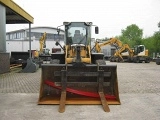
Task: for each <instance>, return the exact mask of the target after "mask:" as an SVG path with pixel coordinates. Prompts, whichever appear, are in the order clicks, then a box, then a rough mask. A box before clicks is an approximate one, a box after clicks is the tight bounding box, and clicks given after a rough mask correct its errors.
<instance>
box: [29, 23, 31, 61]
mask: <svg viewBox="0 0 160 120" xmlns="http://www.w3.org/2000/svg"><path fill="white" fill-rule="evenodd" d="M29 59H30V60H31V23H29Z"/></svg>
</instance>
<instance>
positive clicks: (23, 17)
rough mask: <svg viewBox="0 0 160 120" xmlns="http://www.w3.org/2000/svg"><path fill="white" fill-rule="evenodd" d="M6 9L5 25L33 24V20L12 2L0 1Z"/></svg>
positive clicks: (7, 0)
mask: <svg viewBox="0 0 160 120" xmlns="http://www.w3.org/2000/svg"><path fill="white" fill-rule="evenodd" d="M0 4H2V5H3V6H5V7H6V24H19V23H33V20H34V18H33V17H32V16H31V15H30V14H28V13H27V12H26V11H25V10H24V9H22V8H21V7H20V6H19V5H17V4H16V3H15V2H13V1H12V0H0Z"/></svg>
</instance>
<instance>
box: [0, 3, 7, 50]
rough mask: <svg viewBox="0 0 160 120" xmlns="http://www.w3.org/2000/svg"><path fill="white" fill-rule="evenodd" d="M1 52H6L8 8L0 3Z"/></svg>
mask: <svg viewBox="0 0 160 120" xmlns="http://www.w3.org/2000/svg"><path fill="white" fill-rule="evenodd" d="M0 16H1V17H0V52H2V53H3V52H4V53H6V8H5V7H4V6H2V5H1V4H0Z"/></svg>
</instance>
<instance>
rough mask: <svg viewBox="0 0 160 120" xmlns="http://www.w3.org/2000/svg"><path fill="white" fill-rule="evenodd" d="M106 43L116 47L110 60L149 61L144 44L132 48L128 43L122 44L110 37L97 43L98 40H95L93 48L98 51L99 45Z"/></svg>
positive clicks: (99, 49) (99, 50)
mask: <svg viewBox="0 0 160 120" xmlns="http://www.w3.org/2000/svg"><path fill="white" fill-rule="evenodd" d="M106 45H113V46H115V47H116V51H115V53H114V55H113V56H111V58H110V61H111V62H124V61H127V62H135V63H141V62H143V61H145V63H149V62H150V60H151V59H150V57H149V56H148V50H146V49H145V46H144V45H136V46H134V48H133V49H132V48H130V46H129V45H128V44H122V42H121V41H120V40H119V39H117V38H110V39H109V40H108V41H106V42H104V43H101V44H99V42H97V41H96V42H95V50H96V51H97V52H98V53H100V52H101V47H103V46H106Z"/></svg>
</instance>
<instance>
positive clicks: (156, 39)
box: [153, 31, 160, 53]
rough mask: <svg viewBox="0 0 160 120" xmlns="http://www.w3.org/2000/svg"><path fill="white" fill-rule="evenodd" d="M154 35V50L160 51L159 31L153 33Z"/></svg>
mask: <svg viewBox="0 0 160 120" xmlns="http://www.w3.org/2000/svg"><path fill="white" fill-rule="evenodd" d="M153 37H154V43H153V44H154V47H155V52H156V53H157V52H160V31H157V32H155V33H154V35H153Z"/></svg>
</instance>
